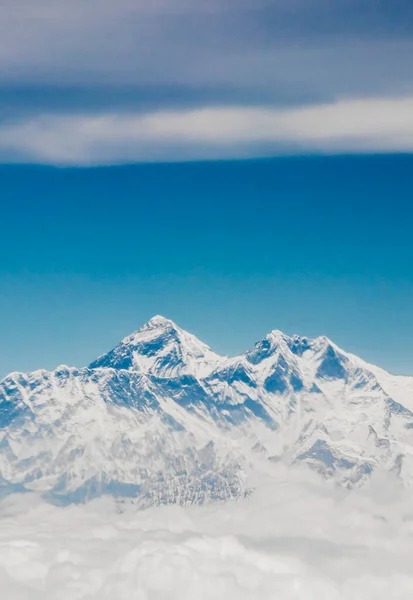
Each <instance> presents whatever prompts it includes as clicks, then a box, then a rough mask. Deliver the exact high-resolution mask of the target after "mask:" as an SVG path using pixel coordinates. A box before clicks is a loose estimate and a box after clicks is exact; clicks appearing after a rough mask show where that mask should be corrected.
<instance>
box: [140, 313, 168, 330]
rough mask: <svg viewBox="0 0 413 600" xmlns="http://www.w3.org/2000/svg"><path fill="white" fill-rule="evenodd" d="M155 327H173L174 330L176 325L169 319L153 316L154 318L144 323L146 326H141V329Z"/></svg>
mask: <svg viewBox="0 0 413 600" xmlns="http://www.w3.org/2000/svg"><path fill="white" fill-rule="evenodd" d="M155 327H174V328H176V324H175V323H174V322H173V321H171V319H167V318H166V317H163V316H162V315H155V316H154V317H152V318H151V319H149V321H148V322H147V323H146V325H144V326H143V328H148V329H152V328H155ZM143 328H142V329H143Z"/></svg>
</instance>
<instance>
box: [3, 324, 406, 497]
mask: <svg viewBox="0 0 413 600" xmlns="http://www.w3.org/2000/svg"><path fill="white" fill-rule="evenodd" d="M278 461H284V462H287V463H291V464H296V463H306V464H308V465H309V466H310V467H311V468H313V469H316V470H317V471H319V472H320V473H321V474H322V475H323V476H324V477H326V478H335V479H336V480H337V481H339V482H340V483H342V484H344V485H349V486H354V485H361V484H362V482H363V481H364V480H365V479H366V478H368V477H369V475H370V474H371V473H372V472H373V471H374V470H375V469H377V468H384V469H389V470H393V471H394V472H396V473H397V474H398V475H399V476H400V478H401V479H402V480H403V481H404V482H405V483H406V485H411V484H413V377H398V376H393V375H390V374H389V373H387V372H386V371H384V370H382V369H380V368H378V367H376V366H373V365H370V364H368V363H366V362H364V361H363V360H361V359H360V358H358V357H356V356H354V355H352V354H349V353H346V352H344V351H343V350H341V349H340V348H339V347H338V346H336V345H335V344H334V343H333V342H331V341H330V340H329V339H327V338H325V337H319V338H316V339H314V340H310V339H307V338H305V337H298V336H294V337H288V336H286V335H284V334H283V333H281V332H280V331H272V332H271V333H269V334H268V335H267V336H266V337H265V338H264V339H263V340H261V341H259V342H258V343H257V344H255V346H254V348H252V349H251V350H250V351H249V352H246V353H245V354H242V355H240V356H237V357H235V358H227V357H221V356H219V355H217V354H215V353H214V352H212V351H211V349H210V348H209V347H208V346H207V345H205V344H204V343H202V342H201V341H200V340H198V339H197V338H196V337H195V336H193V335H191V334H189V333H187V332H185V331H183V330H182V329H181V328H179V327H178V326H177V325H175V324H174V323H173V322H172V321H170V320H168V319H165V318H163V317H159V316H157V317H154V318H153V319H151V320H150V321H149V322H148V323H147V324H146V325H144V326H143V327H142V328H141V329H139V330H138V331H136V332H134V333H133V334H131V335H129V336H128V337H126V338H125V339H124V340H122V342H121V343H120V344H119V345H118V346H116V347H115V348H114V349H113V350H111V351H110V352H108V353H107V354H104V355H102V356H101V357H99V358H98V359H97V360H96V361H94V362H93V363H91V364H90V365H89V366H88V367H86V368H81V369H76V368H69V367H66V366H60V367H58V368H57V369H56V370H55V371H53V372H47V371H43V370H39V371H35V372H33V373H28V374H24V373H11V374H10V375H9V376H8V377H6V378H5V379H4V380H3V381H2V382H1V383H0V493H8V492H10V491H15V490H22V491H23V490H36V491H39V492H41V493H43V494H45V495H46V496H48V497H50V498H53V499H54V500H55V501H57V500H60V501H62V502H70V501H79V500H84V499H87V498H90V497H93V496H96V495H99V494H102V493H111V494H114V495H119V496H133V497H136V498H137V501H139V502H141V503H143V504H146V503H164V502H180V503H183V504H187V503H193V502H204V501H206V500H209V499H227V498H230V497H238V496H242V495H244V494H245V493H248V491H249V486H250V479H251V476H253V475H254V473H255V472H257V471H258V470H260V469H263V470H268V469H270V470H271V469H272V468H274V463H275V462H278Z"/></svg>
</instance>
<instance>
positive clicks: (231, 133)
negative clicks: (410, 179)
mask: <svg viewBox="0 0 413 600" xmlns="http://www.w3.org/2000/svg"><path fill="white" fill-rule="evenodd" d="M412 150H413V96H408V97H404V98H393V99H381V98H370V99H360V100H341V101H338V102H335V103H331V104H319V105H309V106H303V107H298V108H284V109H283V108H267V107H236V106H235V107H206V108H200V109H188V110H180V111H175V112H173V111H158V112H152V113H148V114H141V113H118V114H116V113H99V114H96V115H93V114H83V115H79V114H63V115H62V114H60V115H55V114H54V115H41V116H37V115H36V116H33V117H27V118H24V119H22V120H19V121H11V122H7V123H3V124H2V125H0V157H2V158H3V160H4V161H22V160H23V161H26V162H41V163H49V164H60V165H90V164H115V163H119V162H126V161H130V162H142V161H160V160H161V161H164V160H165V161H174V160H188V159H208V158H213V159H221V158H237V157H245V156H249V157H250V156H266V155H280V154H294V153H302V152H304V153H305V152H326V153H337V152H411V151H412Z"/></svg>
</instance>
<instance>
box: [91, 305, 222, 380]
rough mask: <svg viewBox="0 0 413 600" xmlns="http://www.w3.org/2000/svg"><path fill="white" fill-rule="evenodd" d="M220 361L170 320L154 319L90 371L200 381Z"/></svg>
mask: <svg viewBox="0 0 413 600" xmlns="http://www.w3.org/2000/svg"><path fill="white" fill-rule="evenodd" d="M221 360H222V358H221V357H220V356H219V355H217V354H215V353H214V352H212V350H211V349H210V348H209V346H207V345H206V344H204V343H203V342H201V341H200V340H199V339H198V338H196V337H195V336H194V335H192V334H190V333H188V332H187V331H185V330H183V329H181V328H180V327H178V326H177V325H176V324H175V323H174V322H173V321H171V320H170V319H167V318H165V317H163V316H161V315H155V316H154V317H152V318H151V319H150V320H149V321H148V322H147V323H146V324H145V325H143V326H142V327H141V328H140V329H138V330H137V331H134V332H133V333H131V334H130V335H128V336H126V337H125V338H124V339H123V340H122V341H121V342H120V344H118V345H117V346H116V347H115V348H113V350H111V351H110V352H108V353H107V354H104V355H102V356H100V357H99V358H98V359H97V360H96V361H94V362H93V363H91V364H90V365H89V367H90V368H91V369H96V368H102V367H109V368H113V369H122V370H124V369H126V370H129V371H137V372H141V373H146V374H151V375H155V376H156V377H161V378H164V377H169V378H170V377H178V376H181V375H188V374H189V375H194V376H196V377H203V376H206V375H207V374H209V373H210V372H211V371H212V370H213V369H214V368H215V367H216V366H217V364H218V363H219V362H220V361H221Z"/></svg>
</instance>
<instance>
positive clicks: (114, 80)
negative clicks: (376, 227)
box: [0, 0, 413, 164]
mask: <svg viewBox="0 0 413 600" xmlns="http://www.w3.org/2000/svg"><path fill="white" fill-rule="evenodd" d="M412 18H413V5H412V4H411V2H408V1H407V0H395V2H393V3H392V5H391V7H390V5H389V4H388V3H386V2H381V1H380V2H378V1H377V0H365V1H364V2H363V3H360V2H357V1H349V0H337V1H336V2H334V3H332V2H329V1H328V0H313V1H311V0H310V1H309V0H288V1H287V0H168V1H166V0H153V1H152V2H146V1H143V0H119V2H116V3H114V2H112V1H111V0H73V1H72V2H66V1H64V0H39V1H38V2H36V4H35V5H34V4H33V2H31V1H30V0H4V1H3V2H2V9H1V11H0V39H1V44H0V135H1V140H0V150H1V156H0V158H1V159H2V160H5V161H11V160H20V159H24V160H32V161H46V162H52V163H59V164H66V163H67V164H75V163H80V164H88V163H96V162H102V161H103V162H113V161H114V162H117V161H123V160H170V159H171V158H176V159H178V160H183V159H185V158H187V157H189V158H208V157H214V158H219V157H227V156H244V155H246V156H249V155H260V154H267V153H270V154H271V153H273V152H275V153H279V152H285V151H287V150H288V151H297V150H300V149H302V150H304V151H314V150H320V151H336V150H337V151H338V150H339V149H343V150H347V149H348V150H357V151H359V150H366V151H367V150H374V151H380V150H391V151H393V150H396V151H397V150H403V149H407V150H410V148H411V141H410V140H411V132H410V130H409V125H408V121H409V115H408V114H406V113H405V112H404V107H405V106H406V102H407V103H408V102H409V101H410V100H409V98H411V97H413V82H412V78H411V58H410V57H411V56H412V54H413V33H412V30H411V27H410V26H409V24H410V23H411V19H412ZM351 98H361V99H365V100H360V101H354V100H349V99H351ZM371 98H372V99H371ZM392 98H396V100H394V99H392ZM403 98H407V100H402V99H403ZM298 107H303V108H298ZM392 107H396V111H399V109H400V108H401V110H402V113H403V114H404V115H405V116H404V119H405V120H407V124H406V125H405V127H404V130H403V124H402V118H401V114H397V115H393V116H392V115H391V111H392V110H393V108H392ZM383 118H384V122H382V120H383ZM349 120H351V122H352V125H351V126H350V123H349ZM356 124H357V130H356ZM316 127H317V131H316V130H315V128H316Z"/></svg>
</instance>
